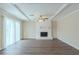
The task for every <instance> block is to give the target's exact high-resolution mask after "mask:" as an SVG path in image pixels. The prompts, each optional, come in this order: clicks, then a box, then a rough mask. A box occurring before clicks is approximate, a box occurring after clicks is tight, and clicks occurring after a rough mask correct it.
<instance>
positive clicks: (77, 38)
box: [57, 11, 79, 49]
mask: <svg viewBox="0 0 79 59" xmlns="http://www.w3.org/2000/svg"><path fill="white" fill-rule="evenodd" d="M57 38H58V39H60V40H62V41H64V42H66V43H68V44H69V45H71V46H73V47H75V48H77V49H79V11H78V12H76V13H73V14H72V15H69V16H67V17H65V18H63V19H58V25H57Z"/></svg>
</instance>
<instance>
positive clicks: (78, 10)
mask: <svg viewBox="0 0 79 59" xmlns="http://www.w3.org/2000/svg"><path fill="white" fill-rule="evenodd" d="M76 12H79V9H77V10H74V11H72V12H70V13H68V14H67V15H65V16H63V17H62V18H61V19H63V18H66V17H68V16H70V15H72V14H74V13H76Z"/></svg>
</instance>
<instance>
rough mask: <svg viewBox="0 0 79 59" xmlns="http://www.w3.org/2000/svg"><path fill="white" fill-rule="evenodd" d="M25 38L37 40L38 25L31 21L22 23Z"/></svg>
mask: <svg viewBox="0 0 79 59" xmlns="http://www.w3.org/2000/svg"><path fill="white" fill-rule="evenodd" d="M22 28H23V29H22V33H23V38H26V39H27V38H32V39H33V38H35V37H36V36H35V35H36V23H35V22H31V21H23V22H22Z"/></svg>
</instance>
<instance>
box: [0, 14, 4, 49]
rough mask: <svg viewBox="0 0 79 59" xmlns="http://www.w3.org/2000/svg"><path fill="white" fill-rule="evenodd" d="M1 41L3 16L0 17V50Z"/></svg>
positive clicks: (0, 46) (0, 47)
mask: <svg viewBox="0 0 79 59" xmlns="http://www.w3.org/2000/svg"><path fill="white" fill-rule="evenodd" d="M2 39H3V16H2V15H0V50H1V49H2V42H3V41H2Z"/></svg>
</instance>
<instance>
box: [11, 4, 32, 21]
mask: <svg viewBox="0 0 79 59" xmlns="http://www.w3.org/2000/svg"><path fill="white" fill-rule="evenodd" d="M12 5H13V6H14V7H15V8H16V9H17V10H18V11H19V12H20V13H21V14H22V15H23V16H25V17H26V20H27V21H29V20H31V19H30V18H29V17H28V16H27V15H26V14H25V13H24V12H23V11H22V10H21V9H20V8H19V7H18V6H17V5H16V4H12Z"/></svg>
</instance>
